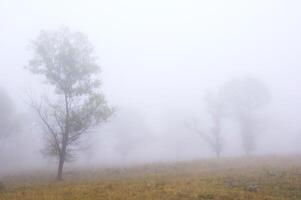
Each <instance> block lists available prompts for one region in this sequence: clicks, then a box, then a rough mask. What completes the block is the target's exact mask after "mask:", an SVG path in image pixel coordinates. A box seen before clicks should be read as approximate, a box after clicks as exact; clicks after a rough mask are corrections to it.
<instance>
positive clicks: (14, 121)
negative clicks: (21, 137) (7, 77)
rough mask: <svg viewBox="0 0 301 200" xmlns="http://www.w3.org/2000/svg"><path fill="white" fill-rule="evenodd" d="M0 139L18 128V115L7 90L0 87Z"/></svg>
mask: <svg viewBox="0 0 301 200" xmlns="http://www.w3.org/2000/svg"><path fill="white" fill-rule="evenodd" d="M0 127H1V128H0V140H1V139H4V138H5V137H7V136H9V135H11V134H13V133H15V132H17V131H18V130H19V129H20V120H19V116H18V115H17V113H16V110H15V106H14V104H13V101H12V100H11V98H10V97H9V95H8V94H7V92H6V91H5V90H4V89H2V88H0Z"/></svg>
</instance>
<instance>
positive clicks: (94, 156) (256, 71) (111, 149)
mask: <svg viewBox="0 0 301 200" xmlns="http://www.w3.org/2000/svg"><path fill="white" fill-rule="evenodd" d="M300 8H301V2H299V1H297V0H289V1H280V0H279V1H268V0H264V1H256V0H255V1H238V0H237V1H234V0H230V1H217V0H214V1H196V0H195V1H193V0H189V1H167V0H165V1H159V0H158V1H157V0H154V1H138V0H128V1H117V0H110V1H96V0H94V1H92V0H88V1H71V0H60V1H59V0H53V1H51V2H47V3H46V2H44V1H37V0H36V1H34V0H28V1H16V0H1V1H0V55H1V56H0V87H1V88H4V89H5V90H6V91H7V92H8V93H9V95H10V97H11V98H12V100H13V102H14V103H15V106H16V110H17V111H18V113H20V114H21V115H22V116H24V121H25V125H24V128H23V130H22V131H21V132H18V133H16V134H13V135H12V136H10V137H8V138H6V139H5V140H2V141H1V143H0V144H1V146H0V158H1V166H0V174H6V173H10V172H13V171H18V170H26V169H39V168H43V167H45V166H52V165H49V164H51V163H54V161H53V160H50V159H47V158H46V159H45V158H43V155H41V153H40V151H41V148H42V146H43V134H41V132H40V131H41V130H40V129H39V128H38V126H37V125H36V122H35V120H34V116H33V114H32V111H31V110H30V108H29V106H28V105H27V104H26V99H27V96H26V91H28V90H31V91H33V92H34V93H35V94H37V95H40V94H43V93H44V92H45V91H46V90H48V89H49V88H45V86H43V85H42V83H41V81H40V79H39V78H38V77H36V76H33V75H31V74H30V73H29V72H28V71H26V70H25V69H24V67H25V66H26V65H27V63H28V60H29V58H30V56H31V51H30V49H29V48H28V46H29V43H30V41H31V40H32V39H34V38H36V37H37V35H38V34H39V32H40V31H41V30H56V29H57V28H59V27H60V26H64V25H65V26H68V27H69V28H70V29H71V30H72V31H80V32H83V33H84V34H86V35H87V36H88V38H89V40H90V41H91V43H92V44H93V45H94V47H95V51H96V55H97V56H98V63H99V64H100V65H101V69H102V73H101V74H100V76H101V80H102V82H103V84H102V90H103V92H104V94H105V95H106V98H107V101H108V102H109V103H110V105H113V106H115V107H116V108H117V111H116V113H115V114H114V116H113V117H112V118H111V119H110V122H109V123H107V124H105V125H103V126H102V127H101V128H100V129H99V130H97V132H96V133H95V134H93V135H92V137H91V138H86V140H87V141H86V142H85V144H84V146H83V147H82V148H83V149H85V150H84V151H83V152H82V153H80V154H79V155H78V156H79V158H80V159H79V160H78V161H76V162H74V163H72V165H79V166H80V165H83V163H88V164H89V165H91V166H94V165H95V166H111V165H125V164H137V163H144V162H158V161H177V160H191V159H199V158H204V157H212V156H214V154H213V153H212V152H211V150H210V149H209V148H208V145H207V144H206V143H205V142H204V141H203V140H202V139H201V138H200V136H199V135H198V134H196V133H195V132H193V131H191V130H189V129H188V128H187V126H186V122H187V121H190V120H192V119H197V120H198V122H199V125H200V126H201V127H206V124H207V122H208V115H207V114H206V109H205V105H204V95H205V93H206V92H207V91H211V90H213V91H214V90H216V89H218V88H219V87H220V86H222V85H223V84H224V83H225V82H227V81H229V80H231V79H233V78H241V77H245V76H251V77H255V78H258V79H260V80H261V81H263V82H264V83H265V84H266V85H267V87H268V88H269V90H270V93H271V102H270V103H269V105H268V106H267V107H265V108H263V109H262V110H261V112H262V115H263V116H264V120H265V123H266V124H267V128H266V129H265V130H264V131H263V132H262V133H260V136H259V138H260V139H258V145H257V150H256V151H255V154H276V153H297V152H301V148H300V145H301V125H300V119H301V107H300V102H301V87H300V86H301V79H300V75H301V59H300V55H301V39H300V35H301V28H300V27H301V21H300V19H301V14H300ZM222 135H223V137H224V139H225V151H224V152H223V156H240V155H243V153H242V150H241V148H242V147H241V143H240V138H239V135H238V134H237V130H236V129H235V127H232V125H231V123H230V125H229V126H227V127H226V128H225V129H224V130H223V131H222ZM53 167H55V164H53Z"/></svg>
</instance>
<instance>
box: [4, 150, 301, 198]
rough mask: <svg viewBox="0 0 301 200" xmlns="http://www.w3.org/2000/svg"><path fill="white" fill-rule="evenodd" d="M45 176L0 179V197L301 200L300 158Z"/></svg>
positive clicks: (227, 160) (141, 167) (232, 161)
mask: <svg viewBox="0 0 301 200" xmlns="http://www.w3.org/2000/svg"><path fill="white" fill-rule="evenodd" d="M45 177H46V175H45ZM45 177H39V178H37V177H34V176H28V177H27V178H24V177H23V178H21V177H10V178H6V179H4V180H5V184H6V187H7V189H6V192H2V194H1V195H0V199H7V200H16V199H22V200H50V199H51V200H63V199H64V200H69V199H70V200H76V199H81V200H93V199H139V200H148V199H164V200H169V199H174V200H176V199H195V200H206V199H207V200H208V199H220V200H227V199H229V200H230V199H231V200H232V199H248V200H249V199H250V200H251V199H256V200H260V199H265V200H276V199H279V200H280V199H295V200H300V199H301V156H300V155H299V156H286V157H279V156H278V157H276V156H269V157H252V158H236V159H220V160H202V161H192V162H178V163H165V164H151V165H144V166H140V167H135V168H127V169H121V168H119V169H107V170H104V169H102V170H100V169H99V170H86V171H70V172H69V173H66V181H64V182H61V183H57V182H53V181H50V179H49V180H47V178H45ZM33 180H34V181H33Z"/></svg>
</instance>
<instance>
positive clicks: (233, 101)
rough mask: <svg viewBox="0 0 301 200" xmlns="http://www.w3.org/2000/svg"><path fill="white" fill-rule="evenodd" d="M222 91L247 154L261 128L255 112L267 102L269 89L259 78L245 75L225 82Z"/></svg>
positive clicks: (251, 148)
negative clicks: (237, 126)
mask: <svg viewBox="0 0 301 200" xmlns="http://www.w3.org/2000/svg"><path fill="white" fill-rule="evenodd" d="M222 91H223V99H224V101H225V103H226V104H227V110H228V112H229V113H230V114H231V115H232V116H233V117H234V118H235V119H236V120H237V121H238V123H239V126H240V132H241V136H242V145H243V148H244V151H245V153H246V154H247V155H249V154H251V153H252V152H253V151H254V150H255V148H256V143H257V135H258V133H259V132H260V131H261V129H262V123H260V121H259V119H258V117H257V115H256V112H257V111H259V110H260V109H261V108H263V107H264V106H266V105H267V104H268V103H269V101H270V94H269V90H268V88H267V87H266V85H265V84H264V83H263V82H262V81H260V80H259V79H256V78H250V77H246V78H242V79H235V80H231V81H229V82H227V83H226V84H225V85H224V86H223V88H222Z"/></svg>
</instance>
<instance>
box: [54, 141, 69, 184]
mask: <svg viewBox="0 0 301 200" xmlns="http://www.w3.org/2000/svg"><path fill="white" fill-rule="evenodd" d="M66 148H67V146H66V143H65V142H63V147H62V150H61V152H60V154H59V166H58V169H57V177H56V179H57V180H58V181H62V180H63V168H64V163H65V157H66Z"/></svg>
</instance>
